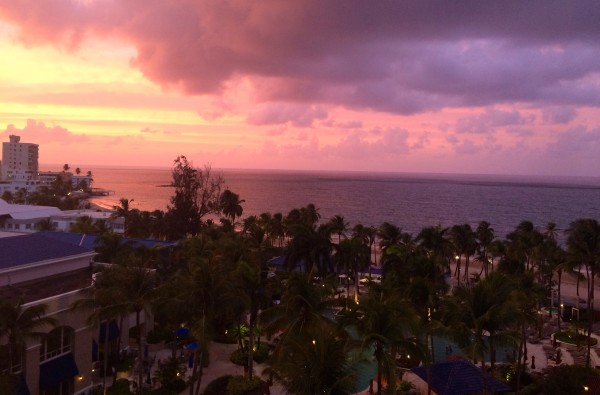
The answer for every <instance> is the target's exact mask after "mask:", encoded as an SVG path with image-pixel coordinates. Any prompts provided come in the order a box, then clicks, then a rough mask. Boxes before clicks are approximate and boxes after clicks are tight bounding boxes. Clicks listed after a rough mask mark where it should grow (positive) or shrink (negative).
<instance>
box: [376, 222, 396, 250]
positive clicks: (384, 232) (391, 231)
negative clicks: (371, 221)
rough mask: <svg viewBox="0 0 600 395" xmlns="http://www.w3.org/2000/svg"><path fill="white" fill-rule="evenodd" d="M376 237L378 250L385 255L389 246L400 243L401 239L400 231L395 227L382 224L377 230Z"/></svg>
mask: <svg viewBox="0 0 600 395" xmlns="http://www.w3.org/2000/svg"><path fill="white" fill-rule="evenodd" d="M377 237H379V248H381V251H382V252H383V254H385V250H386V249H387V248H388V247H389V246H392V245H394V244H397V243H399V242H400V240H401V239H402V230H401V229H400V228H399V227H397V226H396V225H393V224H391V223H389V222H384V223H383V224H381V226H380V227H379V229H378V230H377Z"/></svg>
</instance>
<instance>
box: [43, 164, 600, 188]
mask: <svg viewBox="0 0 600 395" xmlns="http://www.w3.org/2000/svg"><path fill="white" fill-rule="evenodd" d="M63 165H64V164H57V163H50V164H40V169H41V170H40V171H41V172H42V171H62V167H63ZM69 166H70V170H69V171H71V172H74V170H75V168H77V167H79V168H80V169H81V170H82V174H85V173H87V171H88V170H90V171H92V175H93V173H94V170H93V169H94V168H100V169H115V170H165V171H171V170H172V167H170V166H151V165H80V166H71V165H69ZM209 166H210V165H209ZM42 167H44V169H42ZM45 167H49V168H50V167H52V169H45ZM194 167H197V168H202V169H203V168H204V165H202V166H198V165H194ZM210 167H211V170H212V171H213V172H221V171H223V172H238V173H263V174H266V173H274V174H278V173H280V174H285V173H291V174H316V175H318V174H321V175H322V174H330V175H344V176H349V175H365V176H378V175H379V176H398V177H411V178H424V179H434V180H435V179H437V178H440V179H441V180H444V181H451V180H456V181H464V180H465V179H473V180H474V181H478V182H484V181H485V178H487V177H491V178H494V179H495V180H494V181H495V182H498V181H500V180H504V181H506V182H520V183H530V182H534V183H538V184H539V183H542V184H543V183H548V184H551V185H554V184H559V185H560V184H566V185H581V186H591V187H600V176H580V175H551V174H525V173H524V174H505V173H456V172H447V173H445V172H403V171H381V170H379V171H370V170H338V169H334V170H331V169H283V168H277V169H269V168H236V167H212V166H210Z"/></svg>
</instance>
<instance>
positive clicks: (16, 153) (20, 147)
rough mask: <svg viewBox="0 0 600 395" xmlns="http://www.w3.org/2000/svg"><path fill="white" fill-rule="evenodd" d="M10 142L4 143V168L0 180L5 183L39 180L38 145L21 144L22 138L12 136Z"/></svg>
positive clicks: (2, 167)
mask: <svg viewBox="0 0 600 395" xmlns="http://www.w3.org/2000/svg"><path fill="white" fill-rule="evenodd" d="M9 138H10V141H9V142H4V143H2V166H1V170H2V171H1V173H0V174H1V177H0V179H2V180H5V181H31V180H37V178H38V171H39V165H38V156H39V147H38V145H37V144H32V143H21V137H19V136H14V135H11V136H9Z"/></svg>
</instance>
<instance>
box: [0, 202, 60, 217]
mask: <svg viewBox="0 0 600 395" xmlns="http://www.w3.org/2000/svg"><path fill="white" fill-rule="evenodd" d="M60 214H62V211H60V210H59V209H58V208H57V207H50V206H32V205H26V204H9V203H6V202H5V201H4V200H2V199H0V217H1V216H8V217H10V218H12V219H35V218H49V217H51V216H53V215H60Z"/></svg>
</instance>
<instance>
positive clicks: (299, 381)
mask: <svg viewBox="0 0 600 395" xmlns="http://www.w3.org/2000/svg"><path fill="white" fill-rule="evenodd" d="M355 349H356V346H355V344H354V343H353V341H352V339H351V338H350V337H349V336H348V334H347V333H345V332H344V331H340V330H338V329H335V328H332V327H331V326H327V325H326V326H316V327H308V328H306V330H304V331H303V332H301V333H298V334H297V335H296V336H293V337H291V336H288V337H286V338H284V339H283V340H282V341H281V342H280V344H279V345H278V347H277V350H276V352H275V354H274V357H273V359H272V360H271V361H270V362H269V364H270V369H269V370H270V372H271V373H272V374H273V377H274V378H275V379H276V380H277V381H279V382H281V384H282V385H283V387H284V388H285V389H286V392H287V393H289V394H297V395H304V394H328V395H345V394H350V393H353V392H355V388H356V383H357V378H358V374H359V373H358V371H357V369H356V366H355V365H354V363H353V359H355V358H356V357H354V355H355ZM353 365H354V366H353Z"/></svg>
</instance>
